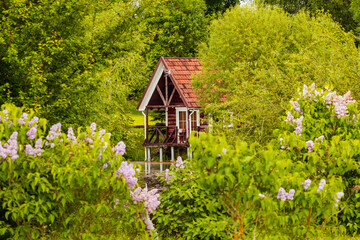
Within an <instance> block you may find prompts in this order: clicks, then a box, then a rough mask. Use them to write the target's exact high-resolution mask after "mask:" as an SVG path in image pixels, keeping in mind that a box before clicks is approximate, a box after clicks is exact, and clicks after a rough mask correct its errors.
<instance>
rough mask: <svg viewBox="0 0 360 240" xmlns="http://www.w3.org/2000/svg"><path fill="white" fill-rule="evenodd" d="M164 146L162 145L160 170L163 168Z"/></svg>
mask: <svg viewBox="0 0 360 240" xmlns="http://www.w3.org/2000/svg"><path fill="white" fill-rule="evenodd" d="M162 162H163V148H162V147H160V172H162V170H163V163H162Z"/></svg>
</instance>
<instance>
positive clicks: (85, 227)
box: [0, 105, 160, 239]
mask: <svg viewBox="0 0 360 240" xmlns="http://www.w3.org/2000/svg"><path fill="white" fill-rule="evenodd" d="M1 108H2V111H1V112H0V117H1V123H0V169H1V170H0V171H1V172H0V189H1V191H0V202H1V203H2V207H1V212H2V213H4V216H5V219H4V220H2V221H0V229H1V231H0V238H1V236H2V235H4V234H5V235H7V236H12V237H13V238H16V239H45V238H46V239H56V238H57V239H80V238H83V237H84V236H87V237H89V238H94V239H97V238H107V239H113V238H119V237H121V236H124V235H123V234H124V233H126V235H127V236H133V237H140V238H146V237H147V236H148V232H147V231H146V227H145V226H144V221H143V220H142V219H141V216H146V215H147V213H150V212H153V211H154V210H155V209H156V207H157V206H158V205H159V204H160V202H158V201H157V199H158V196H159V195H158V194H157V193H156V192H155V191H149V192H147V193H146V199H145V201H144V203H142V204H139V203H137V204H135V203H134V202H133V201H132V196H131V194H130V193H131V189H134V188H135V187H136V186H137V171H136V170H134V165H132V164H129V163H127V162H125V161H124V159H123V158H122V155H121V154H119V151H116V150H115V149H116V147H114V148H113V147H112V146H111V144H110V137H111V134H110V133H106V131H105V130H103V129H101V130H99V131H96V124H95V123H93V124H91V126H90V127H87V128H86V130H85V132H84V131H83V132H80V131H78V135H75V134H74V131H73V129H72V128H69V129H68V131H67V134H65V133H63V132H62V131H61V123H57V124H55V125H53V126H51V128H50V129H49V132H47V131H46V129H47V121H46V120H45V119H42V118H38V117H36V116H34V114H33V113H32V112H31V113H24V112H22V109H20V108H17V107H15V106H12V105H3V106H2V107H1ZM29 119H31V120H29ZM10 122H11V123H12V124H11V125H10V124H9V123H10ZM88 139H91V142H90V141H89V140H88ZM118 145H120V146H122V149H125V144H124V143H119V144H118ZM113 149H114V150H115V151H113ZM99 156H101V157H99ZM104 166H105V167H104ZM114 203H115V204H114ZM15 222H16V223H18V224H15V225H14V224H13V223H15ZM104 223H106V224H104Z"/></svg>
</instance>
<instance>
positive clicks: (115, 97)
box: [0, 0, 146, 139]
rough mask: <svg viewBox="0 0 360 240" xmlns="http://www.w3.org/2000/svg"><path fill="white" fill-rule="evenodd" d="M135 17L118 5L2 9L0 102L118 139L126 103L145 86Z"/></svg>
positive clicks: (129, 7) (130, 8)
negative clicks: (99, 128) (94, 127)
mask: <svg viewBox="0 0 360 240" xmlns="http://www.w3.org/2000/svg"><path fill="white" fill-rule="evenodd" d="M5 3H6V4H5ZM137 11H138V8H137V7H136V6H134V5H133V4H132V3H131V2H130V1H125V0H124V1H116V2H112V1H110V2H108V1H107V2H98V1H73V0H71V1H65V2H64V1H60V2H59V1H55V2H54V1H48V0H45V1H41V2H35V3H32V2H19V1H6V2H3V7H2V8H1V9H0V16H1V24H0V31H1V33H0V56H1V58H0V72H1V73H0V78H1V83H0V91H1V92H0V100H1V101H2V102H5V101H7V102H13V103H14V104H16V105H18V106H24V107H26V108H33V109H35V111H36V112H37V114H38V115H40V116H46V117H47V118H48V119H49V121H50V123H56V122H59V121H61V122H62V123H63V124H64V125H65V126H67V125H70V124H71V125H72V126H85V125H87V124H90V123H91V122H93V121H97V122H101V125H103V127H106V128H107V129H109V130H110V131H112V132H114V133H115V134H117V133H119V132H122V134H123V131H122V130H124V129H125V128H124V127H121V128H120V129H119V126H126V125H128V124H129V121H128V117H127V116H126V114H121V113H124V112H126V101H127V97H128V95H129V94H132V95H136V94H137V92H139V89H142V88H143V85H144V82H145V81H146V78H145V74H144V71H146V63H145V61H144V60H143V57H142V56H141V55H140V52H141V51H142V50H143V49H144V45H143V43H142V42H143V41H142V40H141V36H140V30H139V28H140V27H141V25H139V24H137V23H138V22H139V20H140V19H139V18H138V17H137V15H136V12H137ZM104 125H106V126H104ZM120 138H122V139H124V137H123V136H119V137H115V138H114V139H120Z"/></svg>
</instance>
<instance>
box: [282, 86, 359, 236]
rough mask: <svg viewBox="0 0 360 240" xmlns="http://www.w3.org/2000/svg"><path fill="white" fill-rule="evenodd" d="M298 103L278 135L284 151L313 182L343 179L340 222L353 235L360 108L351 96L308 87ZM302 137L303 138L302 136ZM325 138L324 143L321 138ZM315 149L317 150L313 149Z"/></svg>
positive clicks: (290, 110) (356, 211)
mask: <svg viewBox="0 0 360 240" xmlns="http://www.w3.org/2000/svg"><path fill="white" fill-rule="evenodd" d="M296 102H297V103H298V104H299V109H297V110H295V107H293V105H294V106H295V105H297V104H296V103H295V104H293V105H291V104H289V106H288V109H289V111H288V117H287V118H286V121H284V122H283V124H282V125H283V128H282V130H280V131H277V133H276V134H277V135H278V137H279V138H281V145H282V148H283V149H287V150H286V151H288V152H289V154H290V156H291V159H293V161H296V162H299V164H302V165H303V166H304V168H303V169H302V171H303V172H304V173H305V174H306V175H307V176H312V178H313V179H319V178H326V179H328V178H333V177H342V179H343V188H344V193H345V197H346V199H347V204H346V208H345V205H344V206H342V207H344V209H342V210H343V212H341V215H340V217H339V219H340V220H341V224H342V225H343V226H345V227H346V228H347V230H348V231H349V232H351V233H357V232H358V228H359V227H360V226H359V224H360V220H359V217H358V214H357V213H358V210H357V208H358V207H357V202H358V201H359V197H360V195H359V193H358V192H357V190H358V189H359V185H360V181H359V174H360V168H359V166H360V165H359V160H360V158H359V157H360V141H359V139H360V130H359V104H358V102H356V101H354V100H352V98H351V95H350V92H348V93H347V94H345V95H344V96H339V95H336V92H335V93H334V92H332V91H331V90H329V89H327V90H325V91H324V90H321V89H315V86H314V85H312V86H310V87H309V88H308V87H306V86H304V89H303V92H302V93H299V97H298V98H297V100H296ZM291 116H293V118H295V119H299V118H300V117H303V120H302V121H301V125H302V131H300V132H298V133H295V132H294V128H297V126H299V123H295V121H292V120H291V119H292V117H291ZM299 133H301V134H299ZM320 136H323V140H321V138H319V137H320ZM275 141H278V140H275ZM312 145H313V147H312Z"/></svg>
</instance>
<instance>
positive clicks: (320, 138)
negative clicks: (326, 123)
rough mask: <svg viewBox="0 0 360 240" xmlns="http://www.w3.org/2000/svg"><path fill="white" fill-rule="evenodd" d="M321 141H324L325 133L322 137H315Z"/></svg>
mask: <svg viewBox="0 0 360 240" xmlns="http://www.w3.org/2000/svg"><path fill="white" fill-rule="evenodd" d="M319 140H320V141H321V142H324V135H321V136H320V137H318V138H315V141H317V142H318V141H319Z"/></svg>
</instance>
